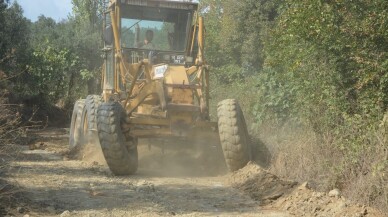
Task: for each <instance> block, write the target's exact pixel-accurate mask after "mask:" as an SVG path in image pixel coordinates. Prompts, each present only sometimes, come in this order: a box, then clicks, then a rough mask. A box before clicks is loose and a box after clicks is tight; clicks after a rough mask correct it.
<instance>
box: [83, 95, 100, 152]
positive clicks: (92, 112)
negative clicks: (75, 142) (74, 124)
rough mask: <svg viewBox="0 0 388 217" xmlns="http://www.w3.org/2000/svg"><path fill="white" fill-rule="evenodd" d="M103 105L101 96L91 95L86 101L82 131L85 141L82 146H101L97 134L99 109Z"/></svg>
mask: <svg viewBox="0 0 388 217" xmlns="http://www.w3.org/2000/svg"><path fill="white" fill-rule="evenodd" d="M101 103H102V98H101V96H98V95H89V96H87V97H86V100H85V109H84V112H83V114H82V121H81V126H82V131H83V135H84V137H83V141H82V144H83V145H85V144H94V145H96V146H100V143H99V139H98V133H97V109H98V107H99V106H100V104H101Z"/></svg>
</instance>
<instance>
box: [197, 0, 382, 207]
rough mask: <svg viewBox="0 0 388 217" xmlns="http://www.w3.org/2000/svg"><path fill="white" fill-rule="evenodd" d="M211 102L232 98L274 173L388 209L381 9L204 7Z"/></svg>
mask: <svg viewBox="0 0 388 217" xmlns="http://www.w3.org/2000/svg"><path fill="white" fill-rule="evenodd" d="M202 7H203V12H204V15H205V17H206V18H207V19H206V20H207V43H206V45H207V55H208V56H207V57H208V58H207V59H208V61H209V64H210V65H212V66H213V70H212V72H213V78H214V80H215V82H213V83H215V84H213V85H215V86H213V87H214V89H213V93H212V94H213V98H218V97H219V96H221V97H220V98H225V97H227V96H233V97H235V98H237V99H239V100H240V101H241V102H242V104H243V105H244V106H243V107H244V108H245V115H246V116H247V119H248V122H249V123H250V124H251V132H252V133H253V134H255V135H256V136H258V137H259V138H261V139H262V140H263V141H264V143H265V144H266V145H267V146H268V148H269V149H270V150H271V152H272V156H273V158H272V164H271V170H272V171H273V172H275V173H276V174H278V175H281V176H283V177H287V178H290V179H294V180H298V181H306V180H307V181H309V182H311V183H312V184H313V185H314V186H315V187H317V188H319V189H320V190H328V189H332V188H339V189H341V190H342V191H343V192H344V193H345V195H347V196H348V198H353V199H354V200H356V201H357V202H361V203H364V204H369V205H375V206H377V207H380V208H382V209H386V208H387V207H388V188H387V183H388V180H387V172H388V152H387V150H388V149H387V148H388V136H387V135H388V134H387V133H388V128H387V125H388V124H387V116H388V113H387V108H388V54H387V51H388V31H387V30H388V13H387V9H388V2H387V1H384V0H367V1H342V2H338V1H325V2H322V1H304V0H296V1H295V0H293V1H289V0H269V1H256V0H242V1H232V0H222V1H221V0H203V1H202Z"/></svg>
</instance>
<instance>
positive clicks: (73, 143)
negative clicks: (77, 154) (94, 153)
mask: <svg viewBox="0 0 388 217" xmlns="http://www.w3.org/2000/svg"><path fill="white" fill-rule="evenodd" d="M84 110H85V100H83V99H81V100H78V101H77V102H75V104H74V109H73V113H72V115H71V124H70V136H69V148H70V150H72V149H74V148H78V147H80V146H81V144H82V140H83V134H82V125H81V122H82V113H83V112H84Z"/></svg>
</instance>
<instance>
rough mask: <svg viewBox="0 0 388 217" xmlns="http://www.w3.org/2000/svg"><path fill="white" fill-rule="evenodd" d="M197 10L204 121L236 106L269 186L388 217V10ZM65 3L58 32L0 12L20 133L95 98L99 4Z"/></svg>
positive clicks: (306, 5) (1, 53)
mask: <svg viewBox="0 0 388 217" xmlns="http://www.w3.org/2000/svg"><path fill="white" fill-rule="evenodd" d="M200 2H201V7H202V10H201V11H202V13H203V16H204V17H205V20H206V21H205V22H206V58H207V61H208V63H209V65H211V67H212V68H211V69H212V75H211V76H212V77H211V79H212V93H211V94H212V98H213V110H214V107H215V105H216V103H217V102H218V101H220V100H221V99H225V98H237V99H238V100H239V101H240V102H241V104H242V107H243V108H244V113H245V116H246V119H247V122H248V124H249V128H250V131H251V133H252V134H253V135H254V136H255V137H259V138H260V139H261V140H262V141H263V142H264V143H265V144H266V145H267V147H268V149H269V150H270V151H271V156H272V159H271V160H272V164H271V166H270V169H271V170H272V171H273V172H274V173H276V174H277V175H280V176H283V177H287V178H288V179H294V180H298V181H306V180H307V181H309V182H310V183H311V184H312V185H313V186H315V187H316V188H318V189H319V190H329V189H333V188H339V189H340V190H342V191H343V192H344V194H345V196H348V198H353V199H354V200H355V201H357V202H361V203H363V204H367V205H372V206H376V207H379V208H380V209H385V210H386V211H388V210H387V207H388V187H387V183H388V180H387V179H388V178H387V172H388V136H387V135H388V55H387V51H388V13H387V10H388V2H387V1H386V0H363V1H361V0H358V1H340V2H339V1H306V0H292V1H291V0H240V1H235V0H201V1H200ZM72 3H73V13H72V15H70V16H69V17H68V19H67V20H63V21H60V22H56V21H54V20H52V19H51V18H47V17H44V16H40V17H39V19H38V20H37V21H36V22H31V21H30V20H28V19H26V18H25V17H23V10H22V8H21V7H20V6H19V5H18V4H17V3H13V4H12V5H11V4H9V3H8V2H7V1H0V87H1V90H2V92H1V93H0V96H2V97H3V98H5V99H6V101H4V103H3V102H1V103H2V104H13V105H17V106H13V107H11V108H12V111H13V114H14V115H16V114H18V115H19V116H18V120H20V122H22V123H23V122H25V121H29V120H30V118H31V117H32V115H33V114H35V117H37V121H43V122H44V123H43V125H45V123H46V122H50V120H52V119H55V118H53V117H55V114H57V111H58V108H59V109H60V111H61V112H64V113H66V114H70V111H71V109H72V107H73V104H74V102H75V100H76V99H78V98H80V97H81V96H86V95H87V94H92V93H98V89H99V87H100V85H99V80H100V70H101V63H102V59H101V52H100V49H101V47H102V46H101V26H102V25H101V8H102V1H93V0H83V1H81V0H73V1H72ZM39 112H41V113H39ZM214 117H215V116H214V115H213V118H214ZM1 121H2V122H1V123H3V120H1ZM7 121H15V119H14V118H12V119H9V120H8V119H7V118H6V119H5V122H4V123H8V122H7ZM6 131H7V132H8V130H6ZM1 147H2V146H1V145H0V148H1ZM0 176H1V174H0Z"/></svg>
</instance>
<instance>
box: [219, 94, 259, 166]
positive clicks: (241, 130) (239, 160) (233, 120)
mask: <svg viewBox="0 0 388 217" xmlns="http://www.w3.org/2000/svg"><path fill="white" fill-rule="evenodd" d="M217 116H218V130H219V135H220V141H221V146H222V150H223V153H224V157H225V162H226V165H227V167H228V169H229V170H230V171H232V172H233V171H236V170H239V169H241V168H243V167H244V166H245V165H246V164H247V163H248V162H249V161H250V160H251V158H252V154H251V144H250V139H249V134H248V131H247V126H246V123H245V119H244V115H243V113H242V111H241V108H240V106H239V104H238V102H237V101H236V100H234V99H227V100H223V101H221V102H220V103H218V108H217Z"/></svg>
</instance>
